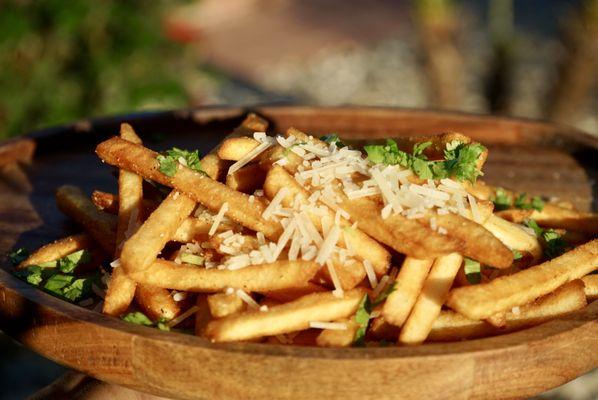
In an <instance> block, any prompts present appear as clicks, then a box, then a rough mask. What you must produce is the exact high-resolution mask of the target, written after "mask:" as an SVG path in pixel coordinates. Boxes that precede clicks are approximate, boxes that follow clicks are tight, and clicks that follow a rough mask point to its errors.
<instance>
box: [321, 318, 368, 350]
mask: <svg viewBox="0 0 598 400" xmlns="http://www.w3.org/2000/svg"><path fill="white" fill-rule="evenodd" d="M338 322H341V323H344V324H345V326H346V327H347V329H342V330H340V329H323V330H322V332H321V333H320V334H319V335H318V337H317V338H316V344H317V345H318V346H320V347H348V346H351V345H352V344H353V341H354V340H355V333H357V329H359V324H357V322H355V320H354V319H343V320H340V321H338Z"/></svg>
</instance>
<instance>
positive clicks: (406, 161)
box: [364, 139, 486, 182]
mask: <svg viewBox="0 0 598 400" xmlns="http://www.w3.org/2000/svg"><path fill="white" fill-rule="evenodd" d="M431 145H432V142H421V143H416V144H415V145H414V146H413V152H412V154H409V153H406V152H404V151H402V150H399V147H398V145H397V142H395V141H394V140H392V139H387V140H386V144H385V145H369V146H364V149H365V151H366V153H367V154H368V159H369V160H370V161H371V162H373V163H375V164H387V165H397V164H398V165H400V166H402V167H405V168H409V169H411V170H412V171H413V172H414V173H415V174H416V175H417V176H418V177H419V178H421V179H443V178H449V177H453V178H455V179H457V180H459V181H470V182H475V180H476V178H477V177H478V176H480V175H482V172H481V171H480V170H479V169H478V168H477V162H478V159H479V158H480V156H481V154H482V153H483V152H484V151H485V150H486V148H485V147H484V146H482V145H481V144H479V143H470V144H465V143H463V142H460V141H458V140H453V141H452V142H450V143H447V145H446V148H445V150H444V160H428V157H427V156H426V155H425V154H424V150H425V149H426V148H428V147H429V146H431Z"/></svg>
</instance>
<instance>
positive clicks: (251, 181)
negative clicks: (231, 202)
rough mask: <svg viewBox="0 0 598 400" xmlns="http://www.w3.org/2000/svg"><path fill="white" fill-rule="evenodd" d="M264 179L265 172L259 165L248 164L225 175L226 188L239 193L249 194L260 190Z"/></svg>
mask: <svg viewBox="0 0 598 400" xmlns="http://www.w3.org/2000/svg"><path fill="white" fill-rule="evenodd" d="M264 179H266V171H264V170H263V169H262V168H261V167H260V166H259V164H250V165H247V166H245V167H243V168H241V169H239V170H237V171H235V172H233V173H232V174H229V175H227V176H226V186H228V187H229V188H231V189H233V190H236V191H239V192H243V193H250V194H251V193H253V192H254V191H255V190H256V189H261V187H262V186H263V184H264Z"/></svg>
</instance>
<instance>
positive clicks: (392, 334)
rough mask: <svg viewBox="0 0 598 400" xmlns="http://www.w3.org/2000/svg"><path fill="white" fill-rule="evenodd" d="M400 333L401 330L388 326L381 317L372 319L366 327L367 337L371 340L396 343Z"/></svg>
mask: <svg viewBox="0 0 598 400" xmlns="http://www.w3.org/2000/svg"><path fill="white" fill-rule="evenodd" d="M400 332H401V328H399V327H397V326H394V325H391V324H389V323H388V322H387V321H386V319H384V316H382V315H380V316H378V317H376V318H373V319H372V320H371V322H370V326H369V327H368V336H369V337H370V338H372V339H373V340H387V341H390V342H392V341H396V340H397V338H398V337H399V333H400Z"/></svg>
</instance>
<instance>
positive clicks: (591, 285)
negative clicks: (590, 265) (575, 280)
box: [581, 274, 598, 301]
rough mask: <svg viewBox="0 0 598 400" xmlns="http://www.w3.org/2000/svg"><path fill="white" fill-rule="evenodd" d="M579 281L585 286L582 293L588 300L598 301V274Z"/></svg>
mask: <svg viewBox="0 0 598 400" xmlns="http://www.w3.org/2000/svg"><path fill="white" fill-rule="evenodd" d="M581 280H582V281H583V284H584V286H585V288H584V291H585V293H586V297H587V298H588V300H589V301H594V300H596V299H598V274H592V275H586V276H584V277H583V278H581Z"/></svg>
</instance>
